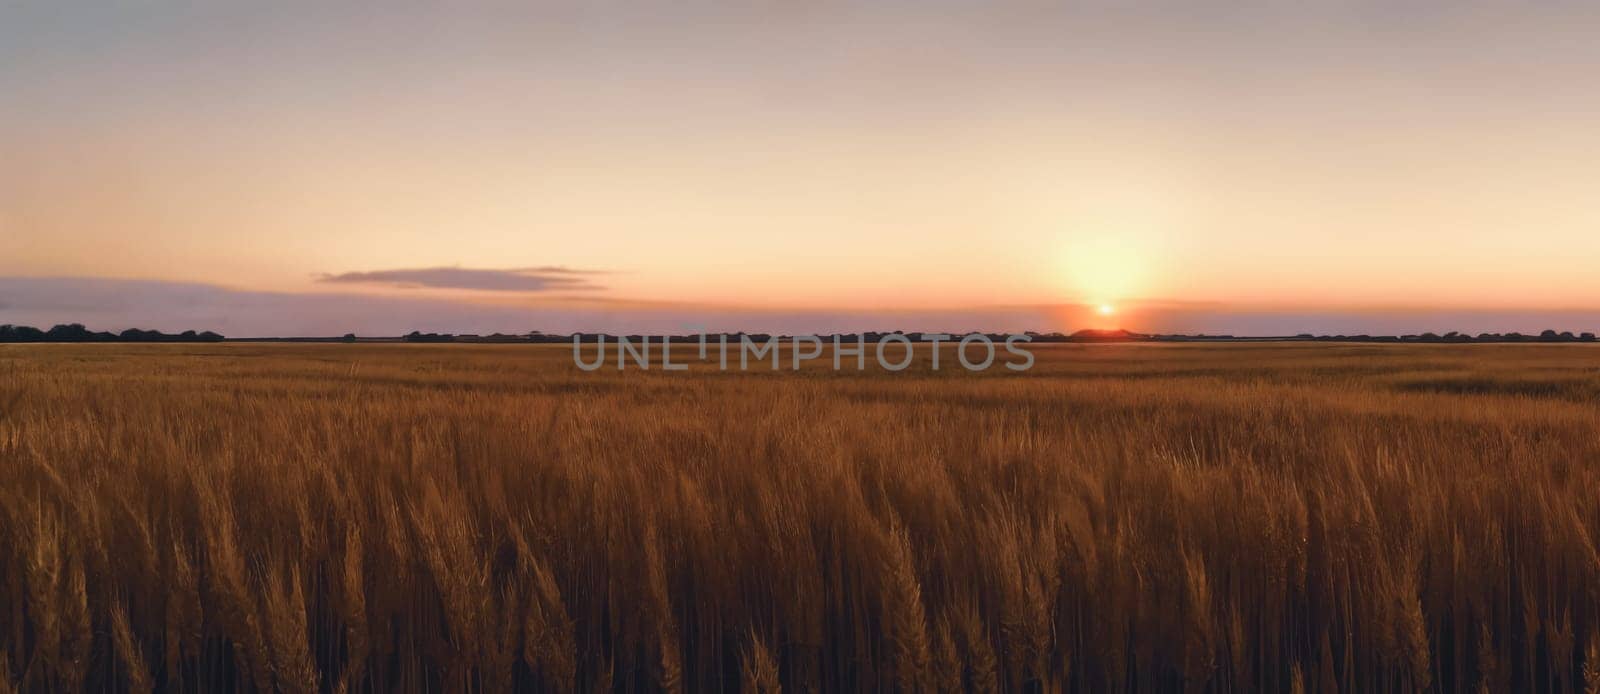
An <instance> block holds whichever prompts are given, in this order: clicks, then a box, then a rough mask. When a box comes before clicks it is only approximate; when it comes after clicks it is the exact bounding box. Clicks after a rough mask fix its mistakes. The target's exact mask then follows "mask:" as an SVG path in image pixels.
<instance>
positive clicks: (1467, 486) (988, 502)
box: [0, 344, 1600, 692]
mask: <svg viewBox="0 0 1600 694" xmlns="http://www.w3.org/2000/svg"><path fill="white" fill-rule="evenodd" d="M1033 351H1034V353H1035V354H1036V355H1037V357H1038V363H1037V366H1036V367H1035V368H1034V369H1033V370H1031V371H1028V372H1025V373H1012V372H1009V371H1006V370H1004V369H996V370H991V371H987V372H983V373H976V374H975V373H968V372H966V371H964V370H962V369H959V368H950V367H949V364H950V363H952V362H951V361H950V359H949V357H948V355H947V357H946V360H947V361H946V368H945V369H942V370H940V371H938V372H933V371H930V370H929V369H928V365H927V364H926V362H925V361H924V362H919V363H918V364H917V365H915V366H914V367H913V369H911V370H910V371H907V372H901V373H895V374H889V373H880V372H877V371H869V372H867V373H855V372H844V373H834V372H832V371H831V370H830V369H828V368H823V367H818V368H807V369H802V370H800V371H798V372H795V371H789V370H787V369H786V370H784V371H782V372H777V373H774V372H771V371H752V372H749V373H743V374H741V373H737V372H732V373H721V372H717V371H714V370H708V369H705V368H698V367H697V368H693V369H691V370H690V371H688V372H675V373H663V372H661V371H659V370H650V371H640V370H635V369H630V370H626V371H617V370H615V369H611V368H607V369H604V370H601V371H597V372H593V373H585V372H581V371H579V370H578V369H576V368H575V367H573V365H572V353H571V350H570V349H569V348H568V347H565V346H528V345H498V346H488V345H485V346H469V345H399V344H394V345H252V344H216V345H72V346H69V345H27V346H23V345H0V690H6V691H11V690H15V691H79V690H94V691H135V692H144V691H151V690H160V691H185V692H202V691H228V690H246V691H268V690H276V691H288V692H299V691H337V692H347V691H360V692H367V691H373V692H378V691H507V690H513V689H518V690H526V689H533V690H544V691H599V690H618V691H656V690H670V691H693V692H706V691H709V692H717V691H778V690H779V689H780V688H781V689H787V690H789V691H791V692H795V691H907V692H912V691H959V690H972V691H1018V690H1039V691H1179V690H1184V691H1284V692H1302V691H1305V692H1332V691H1357V692H1383V691H1422V690H1431V691H1495V692H1498V691H1513V690H1515V691H1526V690H1548V691H1588V692H1595V691H1600V612H1597V609H1600V553H1597V544H1596V538H1597V537H1600V400H1597V397H1596V396H1597V395H1600V349H1595V348H1592V347H1588V346H1582V345H1467V346H1444V345H1410V346H1381V347H1380V346H1370V345H1308V344H1234V345H1224V344H1219V345H1055V346H1035V347H1034V348H1033ZM825 360H826V358H825Z"/></svg>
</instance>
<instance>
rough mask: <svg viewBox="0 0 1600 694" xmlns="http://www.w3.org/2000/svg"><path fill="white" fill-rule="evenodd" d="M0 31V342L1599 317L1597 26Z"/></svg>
mask: <svg viewBox="0 0 1600 694" xmlns="http://www.w3.org/2000/svg"><path fill="white" fill-rule="evenodd" d="M510 5H515V6H514V7H508V6H506V5H487V4H469V3H461V4H452V6H451V7H449V8H443V7H425V6H421V5H420V4H418V5H409V4H391V6H389V7H385V8H384V9H383V11H381V12H380V11H378V10H377V9H375V8H371V7H363V6H358V5H357V4H343V3H321V4H312V3H270V4H269V3H255V4H252V5H245V4H237V3H229V2H223V3H198V4H197V3H172V4H164V3H100V2H95V3H80V2H74V1H71V0H65V1H58V2H49V3H43V2H40V3H32V2H13V3H3V4H0V323H17V324H38V325H47V324H54V323H59V322H81V323H85V324H86V325H89V326H90V327H91V328H97V329H122V328H127V327H154V328H159V329H191V328H192V329H202V330H203V329H214V330H218V331H220V332H224V333H225V334H229V335H230V336H245V335H312V334H318V335H320V334H343V333H344V332H350V331H356V332H362V333H366V334H398V333H403V332H409V331H410V330H414V329H420V330H432V331H448V332H479V333H488V332H497V331H503V332H525V331H528V330H534V329H538V330H543V331H545V332H569V331H573V330H611V331H677V330H679V329H682V328H689V327H701V328H706V329H711V330H752V331H757V330H759V331H774V332H833V331H851V330H867V329H907V330H949V331H966V330H991V331H1001V330H1039V331H1054V330H1062V331H1071V330H1075V329H1079V328H1091V327H1092V328H1104V327H1124V328H1129V329H1135V330H1142V331H1151V332H1206V333H1213V334H1215V333H1232V334H1284V333H1288V334H1293V333H1301V332H1313V333H1326V334H1336V333H1346V334H1354V333H1363V332H1367V333H1401V332H1422V331H1428V330H1431V331H1436V332H1444V331H1447V330H1462V331H1467V332H1479V331H1508V330H1518V331H1525V332H1526V331H1537V330H1540V329H1543V328H1556V329H1564V330H1574V331H1578V330H1594V329H1596V328H1600V272H1596V269H1597V265H1600V263H1597V261H1600V205H1596V204H1594V201H1595V200H1600V90H1596V89H1594V88H1593V85H1594V84H1597V83H1600V42H1595V41H1593V40H1592V37H1593V36H1594V35H1596V32H1600V7H1597V6H1596V5H1595V4H1593V3H1579V2H1560V1H1553V2H1541V3H1484V2H1450V3H1445V2H1432V1H1418V2H1406V3H1379V2H1337V3H1330V2H1302V3H1283V2H1271V3H1264V2H1263V3H1252V2H1226V3H1222V2H1206V1H1194V2H1183V3H1176V2H1165V3H1126V2H1115V3H1114V2H1093V3H1059V4H1047V3H1027V4H1007V3H966V2H944V1H939V0H933V1H929V2H877V3H843V2H816V3H812V2H808V3H701V2H672V3H650V2H638V3H571V4H567V3H561V4H553V3H520V4H518V3H512V4H510Z"/></svg>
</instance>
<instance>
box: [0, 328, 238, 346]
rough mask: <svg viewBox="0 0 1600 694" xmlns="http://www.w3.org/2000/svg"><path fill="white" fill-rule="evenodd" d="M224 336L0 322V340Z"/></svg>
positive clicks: (169, 339)
mask: <svg viewBox="0 0 1600 694" xmlns="http://www.w3.org/2000/svg"><path fill="white" fill-rule="evenodd" d="M222 339H223V338H222V336H221V335H218V334H217V333H214V332H211V331H210V330H207V331H205V332H199V333H197V332H195V331H193V330H185V331H183V332H181V333H177V334H169V333H164V332H161V331H159V330H140V329H138V328H129V329H127V330H124V331H122V332H120V333H111V332H95V331H92V330H89V329H88V328H85V327H83V325H82V324H79V323H72V324H69V325H58V326H55V327H54V328H51V329H49V330H40V329H38V328H35V327H31V326H27V325H0V342H221V341H222Z"/></svg>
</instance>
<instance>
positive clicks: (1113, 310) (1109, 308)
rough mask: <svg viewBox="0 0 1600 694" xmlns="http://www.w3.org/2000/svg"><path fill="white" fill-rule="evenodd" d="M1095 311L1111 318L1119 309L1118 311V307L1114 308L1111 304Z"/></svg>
mask: <svg viewBox="0 0 1600 694" xmlns="http://www.w3.org/2000/svg"><path fill="white" fill-rule="evenodd" d="M1095 311H1096V312H1098V313H1099V314H1100V315H1102V316H1109V315H1111V314H1113V313H1116V312H1117V309H1116V307H1114V306H1112V305H1111V304H1100V306H1099V307H1098V308H1096V309H1095Z"/></svg>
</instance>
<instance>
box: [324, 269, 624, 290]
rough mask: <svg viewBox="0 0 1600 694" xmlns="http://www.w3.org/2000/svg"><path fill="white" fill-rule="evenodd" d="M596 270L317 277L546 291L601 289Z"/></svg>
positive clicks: (328, 280) (402, 272)
mask: <svg viewBox="0 0 1600 694" xmlns="http://www.w3.org/2000/svg"><path fill="white" fill-rule="evenodd" d="M597 274H601V273H600V272H599V271H596V270H574V269H571V268H565V267H558V266H545V267H525V268H511V269H508V270H491V269H474V268H461V267H429V268H416V269H409V270H375V271H372V272H346V273H343V274H338V275H322V276H321V277H318V278H317V281H318V282H325V283H329V284H386V285H390V286H394V287H403V288H407V289H415V288H419V287H429V288H434V289H473V290H479V291H491V292H546V291H554V290H595V289H604V287H601V286H599V285H596V284H594V283H593V282H591V281H590V279H589V277H590V276H593V275H597Z"/></svg>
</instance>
